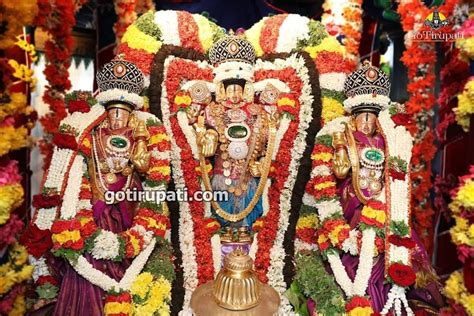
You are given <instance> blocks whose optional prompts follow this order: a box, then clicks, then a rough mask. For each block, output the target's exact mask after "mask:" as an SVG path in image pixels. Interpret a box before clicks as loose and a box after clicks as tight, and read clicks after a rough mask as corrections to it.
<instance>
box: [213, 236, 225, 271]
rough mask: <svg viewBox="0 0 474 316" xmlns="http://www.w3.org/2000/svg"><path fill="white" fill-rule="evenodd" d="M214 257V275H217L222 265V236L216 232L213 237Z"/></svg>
mask: <svg viewBox="0 0 474 316" xmlns="http://www.w3.org/2000/svg"><path fill="white" fill-rule="evenodd" d="M211 245H212V259H213V261H214V277H216V276H217V274H218V273H219V271H220V270H221V267H222V251H221V236H220V235H219V234H214V235H213V236H212V237H211Z"/></svg>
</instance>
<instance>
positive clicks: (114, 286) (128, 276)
mask: <svg viewBox="0 0 474 316" xmlns="http://www.w3.org/2000/svg"><path fill="white" fill-rule="evenodd" d="M155 245H156V240H155V239H153V240H152V241H151V243H150V244H149V245H148V246H147V247H146V248H145V249H144V250H143V251H142V252H141V253H140V254H139V255H138V256H137V257H136V258H135V259H134V260H133V262H132V264H131V265H130V266H129V267H128V269H127V270H126V271H125V274H124V275H123V277H122V279H121V280H120V282H117V281H115V280H114V279H112V278H111V277H109V276H108V275H106V274H105V273H103V272H102V271H99V270H97V269H96V268H94V267H93V266H92V264H90V263H89V261H87V259H86V258H85V257H84V256H79V258H78V259H77V261H76V262H73V261H69V263H70V264H71V266H72V267H73V268H74V270H76V272H77V273H78V274H80V275H81V276H82V277H84V278H85V279H86V280H87V281H89V282H90V283H92V284H94V285H96V286H98V287H100V288H101V289H103V290H104V291H106V292H108V291H111V290H114V291H120V290H123V291H128V290H130V287H131V285H132V283H133V281H134V280H135V279H136V278H137V276H138V275H139V274H140V272H141V271H142V269H143V267H144V266H145V264H146V262H147V260H148V257H149V256H150V254H151V252H152V251H153V249H154V248H155Z"/></svg>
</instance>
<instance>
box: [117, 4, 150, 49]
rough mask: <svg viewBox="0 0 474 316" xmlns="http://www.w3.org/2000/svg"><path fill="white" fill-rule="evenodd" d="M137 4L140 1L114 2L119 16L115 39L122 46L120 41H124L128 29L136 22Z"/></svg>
mask: <svg viewBox="0 0 474 316" xmlns="http://www.w3.org/2000/svg"><path fill="white" fill-rule="evenodd" d="M137 2H139V1H137V0H116V1H114V7H115V13H116V14H117V22H115V24H114V32H115V38H116V40H117V44H120V41H121V40H122V36H123V34H124V33H125V31H126V30H127V27H128V26H129V25H130V24H132V23H133V22H135V20H136V19H137V13H136V12H135V9H136V6H137ZM142 2H143V1H142ZM145 5H146V4H145ZM142 6H143V5H142Z"/></svg>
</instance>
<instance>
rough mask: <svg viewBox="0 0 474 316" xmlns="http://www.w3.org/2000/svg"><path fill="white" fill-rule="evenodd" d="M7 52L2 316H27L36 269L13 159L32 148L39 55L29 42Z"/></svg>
mask: <svg viewBox="0 0 474 316" xmlns="http://www.w3.org/2000/svg"><path fill="white" fill-rule="evenodd" d="M3 43H7V42H3ZM4 52H5V55H4V56H5V57H4V58H1V59H0V72H2V74H3V76H2V81H1V82H0V87H1V95H0V135H1V136H0V156H1V157H0V197H1V198H0V262H1V264H0V314H2V315H23V314H24V313H25V311H26V305H25V290H26V287H25V286H26V282H27V281H28V280H29V279H30V278H31V275H32V272H33V266H31V265H28V252H27V250H26V248H25V247H24V246H22V245H21V244H20V243H18V241H17V236H18V234H19V233H20V232H21V230H22V229H23V227H24V223H23V221H22V220H21V219H20V216H19V213H18V214H16V211H17V209H18V208H19V207H20V206H21V205H22V204H23V202H24V194H25V192H24V189H23V186H22V183H21V181H22V176H21V175H20V171H19V166H18V161H16V160H12V159H10V158H9V154H10V153H12V152H13V151H16V150H18V149H20V148H23V147H25V146H27V145H29V143H30V142H29V139H28V135H29V132H30V130H31V128H32V127H33V125H34V121H35V120H36V116H35V114H36V112H34V111H33V109H32V108H31V106H29V105H28V95H29V92H30V90H31V89H32V88H34V85H35V79H34V78H33V72H32V71H31V70H30V65H31V63H32V62H33V61H35V60H36V52H35V49H34V46H33V45H31V44H29V43H28V42H27V41H26V39H25V37H24V36H17V38H16V42H14V44H13V45H11V46H9V47H8V48H7V49H6V50H5V51H4Z"/></svg>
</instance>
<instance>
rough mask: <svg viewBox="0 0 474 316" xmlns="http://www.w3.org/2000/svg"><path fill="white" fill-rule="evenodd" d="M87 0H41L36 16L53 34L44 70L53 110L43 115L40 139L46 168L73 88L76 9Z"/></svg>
mask: <svg viewBox="0 0 474 316" xmlns="http://www.w3.org/2000/svg"><path fill="white" fill-rule="evenodd" d="M86 1H87V0H64V1H49V0H38V9H39V11H40V12H41V14H39V15H37V16H36V20H35V24H36V25H37V26H38V27H41V28H42V29H44V30H45V31H46V32H47V33H49V35H50V37H49V39H48V41H47V42H46V44H45V55H46V59H47V61H48V62H47V65H46V68H45V70H44V74H45V76H46V80H47V81H48V83H49V85H48V86H47V87H46V90H45V92H44V95H43V101H44V102H45V103H46V104H48V105H49V112H48V113H47V114H46V115H44V116H43V117H41V118H40V122H41V125H42V126H43V132H44V134H45V136H44V139H43V140H41V141H40V149H41V153H42V154H43V155H44V158H45V163H44V165H43V166H44V168H45V169H46V168H47V167H48V166H49V161H50V160H51V155H52V143H51V138H52V135H53V134H54V133H56V132H57V129H58V126H59V122H61V120H62V119H63V118H64V117H66V115H67V110H66V107H65V105H64V94H65V93H66V91H67V90H69V89H70V88H71V82H70V81H69V74H68V68H69V66H70V64H71V53H72V49H73V45H74V40H73V38H72V28H73V27H74V25H75V22H76V20H75V17H74V14H75V12H76V11H77V10H78V9H79V8H80V7H81V6H82V5H83V4H84V3H85V2H86Z"/></svg>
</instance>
